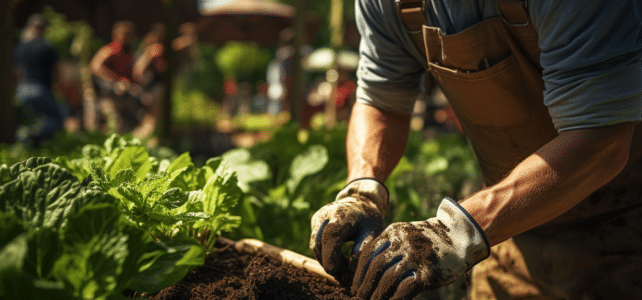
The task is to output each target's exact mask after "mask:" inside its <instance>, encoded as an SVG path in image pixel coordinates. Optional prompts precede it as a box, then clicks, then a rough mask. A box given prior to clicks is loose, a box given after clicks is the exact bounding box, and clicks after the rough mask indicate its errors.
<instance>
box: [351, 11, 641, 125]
mask: <svg viewBox="0 0 642 300" xmlns="http://www.w3.org/2000/svg"><path fill="white" fill-rule="evenodd" d="M425 11H426V20H427V22H428V26H432V27H439V28H441V30H442V32H443V33H444V34H446V35H449V34H455V33H458V32H461V31H463V30H464V29H466V28H468V27H470V26H472V25H474V24H476V23H478V22H480V21H482V20H485V19H489V18H493V17H497V16H501V11H500V10H499V7H498V6H497V1H496V0H476V1H460V0H427V1H426V7H425ZM528 11H529V14H530V18H531V20H532V22H533V25H534V27H535V29H536V30H537V32H538V35H539V47H540V49H541V50H542V52H541V56H540V64H541V65H542V68H543V72H542V79H543V80H544V84H545V88H546V89H545V91H544V104H545V105H546V106H547V107H548V108H549V112H550V114H551V116H552V118H553V122H554V124H555V128H556V129H557V130H559V131H564V130H571V129H580V128H590V127H598V126H604V125H610V124H615V123H619V122H624V121H636V122H637V121H640V120H642V2H640V1H639V0H619V1H607V0H601V1H558V0H530V1H528ZM356 20H357V26H358V28H359V32H360V33H361V44H360V47H359V51H360V61H359V68H358V70H357V77H358V89H357V101H358V102H360V103H366V104H370V105H374V106H377V107H379V108H382V109H385V110H391V111H400V112H411V111H412V108H413V105H414V102H415V100H416V99H417V96H418V95H419V93H420V92H421V89H422V87H421V82H422V76H423V74H424V72H425V70H426V69H427V67H428V65H427V63H426V61H425V58H424V56H423V55H422V53H421V52H420V51H419V50H418V49H417V47H416V46H415V44H414V42H413V40H412V39H411V37H410V36H409V35H408V34H407V33H406V32H405V26H404V25H403V22H402V20H401V18H400V16H399V14H398V13H397V8H396V3H395V2H394V0H357V1H356Z"/></svg>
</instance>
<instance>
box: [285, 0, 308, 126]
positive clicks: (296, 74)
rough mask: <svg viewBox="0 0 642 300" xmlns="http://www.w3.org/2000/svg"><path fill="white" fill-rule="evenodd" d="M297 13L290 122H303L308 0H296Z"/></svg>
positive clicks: (290, 95)
mask: <svg viewBox="0 0 642 300" xmlns="http://www.w3.org/2000/svg"><path fill="white" fill-rule="evenodd" d="M294 3H295V4H294V5H295V9H296V14H295V15H294V56H293V57H292V68H291V70H292V71H291V72H292V74H291V77H290V78H292V79H291V80H292V81H291V88H290V90H289V93H290V94H289V95H288V98H289V99H290V112H291V116H290V122H297V123H299V124H301V122H302V121H303V120H302V118H301V115H302V111H301V107H302V103H301V102H302V101H305V97H304V93H305V91H304V88H303V85H304V84H305V82H304V81H303V70H302V69H301V47H302V46H303V41H304V35H305V28H304V27H305V24H304V22H305V19H304V17H305V14H306V12H307V0H297V1H294Z"/></svg>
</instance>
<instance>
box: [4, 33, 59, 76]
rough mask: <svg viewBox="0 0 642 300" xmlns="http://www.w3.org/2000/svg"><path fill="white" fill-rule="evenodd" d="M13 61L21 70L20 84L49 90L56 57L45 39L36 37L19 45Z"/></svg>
mask: <svg viewBox="0 0 642 300" xmlns="http://www.w3.org/2000/svg"><path fill="white" fill-rule="evenodd" d="M14 59H15V62H16V63H17V64H18V65H19V66H20V68H21V69H22V73H23V74H22V78H21V81H22V82H29V83H39V84H42V85H44V86H46V87H48V88H51V85H52V83H53V71H54V66H55V64H56V62H57V61H58V55H57V54H56V51H55V49H54V48H53V47H52V46H51V45H50V44H49V43H47V41H45V39H43V38H41V37H37V38H33V39H31V40H29V41H26V42H22V43H20V44H19V45H18V46H17V47H16V50H15V53H14Z"/></svg>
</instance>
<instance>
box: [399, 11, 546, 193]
mask: <svg viewBox="0 0 642 300" xmlns="http://www.w3.org/2000/svg"><path fill="white" fill-rule="evenodd" d="M498 1H499V2H498V3H499V4H500V8H501V9H502V12H503V13H504V16H502V17H495V18H491V19H487V20H484V21H482V22H480V23H477V24H475V25H473V26H472V27H470V28H468V29H466V30H464V31H462V32H459V33H456V34H452V35H443V34H442V31H441V29H439V28H436V27H429V26H427V25H426V21H425V17H424V11H423V6H422V5H421V4H419V3H421V1H419V2H417V1H416V0H400V2H398V3H399V4H398V8H399V13H400V14H401V16H402V19H403V20H404V23H405V25H406V27H407V29H408V31H409V32H410V34H411V36H412V37H413V39H414V41H415V44H416V45H417V46H418V47H419V48H420V49H421V50H422V52H423V53H424V54H425V56H426V59H427V61H428V65H429V70H428V72H429V76H432V77H433V78H434V79H435V82H436V83H437V84H438V85H439V86H440V88H441V89H442V91H443V92H444V94H445V95H446V98H447V99H448V102H449V104H450V105H451V106H452V108H453V111H454V112H455V114H456V115H457V118H458V119H459V122H460V123H461V125H462V128H463V130H464V132H465V133H466V135H467V137H468V139H469V141H470V143H471V145H472V147H473V149H474V151H475V154H476V155H477V159H478V161H479V163H480V168H481V171H482V174H483V176H484V181H485V183H486V184H488V185H490V184H493V183H495V182H497V181H499V180H500V179H501V178H502V177H503V176H505V175H506V174H507V173H508V172H510V170H512V168H513V167H514V166H515V165H517V164H518V163H519V162H520V161H521V160H523V159H524V158H526V157H527V156H528V155H530V154H532V153H533V152H535V151H536V150H537V149H539V148H540V147H541V146H543V145H544V144H546V143H547V142H548V141H550V140H551V139H553V138H554V137H555V136H557V132H556V130H555V129H554V127H553V123H552V120H551V117H550V115H549V114H548V109H547V108H546V107H545V106H544V104H543V91H544V83H543V81H542V78H541V76H542V73H541V67H540V65H539V54H540V50H539V47H538V45H537V38H538V36H537V32H536V31H535V28H534V27H533V26H532V25H531V24H530V20H529V19H528V14H527V13H526V11H525V10H524V6H523V4H524V2H522V1H515V0H498ZM508 20H514V21H517V22H516V23H518V24H515V23H511V22H510V21H508Z"/></svg>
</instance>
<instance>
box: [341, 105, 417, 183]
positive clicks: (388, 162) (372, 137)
mask: <svg viewBox="0 0 642 300" xmlns="http://www.w3.org/2000/svg"><path fill="white" fill-rule="evenodd" d="M409 130H410V114H404V113H397V112H387V111H383V110H380V109H378V108H375V107H373V106H369V105H366V104H362V103H355V105H354V107H353V109H352V114H351V116H350V125H349V127H348V139H347V140H348V142H347V158H348V182H350V181H352V180H354V179H357V178H362V177H373V178H376V179H378V180H380V181H381V182H385V181H386V178H388V175H390V172H392V170H393V169H394V167H395V166H396V165H397V163H398V162H399V159H401V156H402V155H403V153H404V150H405V148H406V143H407V141H408V132H409Z"/></svg>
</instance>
